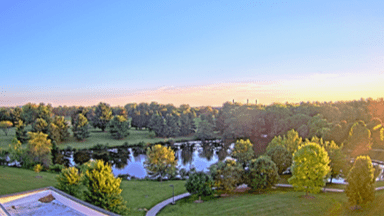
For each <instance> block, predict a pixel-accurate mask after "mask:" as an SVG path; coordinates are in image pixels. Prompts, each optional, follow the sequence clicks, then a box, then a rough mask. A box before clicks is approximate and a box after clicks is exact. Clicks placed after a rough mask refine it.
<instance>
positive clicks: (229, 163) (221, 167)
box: [209, 160, 244, 192]
mask: <svg viewBox="0 0 384 216" xmlns="http://www.w3.org/2000/svg"><path fill="white" fill-rule="evenodd" d="M209 170H210V174H211V176H212V178H213V180H214V181H215V186H216V187H217V188H220V189H223V190H224V191H227V192H229V191H232V190H234V189H235V188H236V186H237V185H239V184H240V183H241V181H242V176H243V174H244V169H243V167H242V165H241V164H239V163H236V161H234V160H226V161H225V162H224V163H223V162H218V163H216V164H213V165H211V166H210V167H209Z"/></svg>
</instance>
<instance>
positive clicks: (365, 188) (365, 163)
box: [345, 156, 375, 205]
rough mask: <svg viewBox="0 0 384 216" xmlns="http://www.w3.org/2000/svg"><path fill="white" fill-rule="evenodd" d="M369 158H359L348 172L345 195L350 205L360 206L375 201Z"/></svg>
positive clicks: (372, 174) (373, 179) (372, 170)
mask: <svg viewBox="0 0 384 216" xmlns="http://www.w3.org/2000/svg"><path fill="white" fill-rule="evenodd" d="M374 171H375V169H374V168H373V165H372V161H371V158H370V157H369V156H359V157H357V158H356V160H355V163H354V164H353V167H352V169H351V170H350V172H349V174H348V177H347V181H348V185H347V187H346V189H345V193H346V194H347V196H348V200H349V202H350V203H351V204H354V205H360V204H365V203H366V202H368V201H373V200H374V199H375V178H374Z"/></svg>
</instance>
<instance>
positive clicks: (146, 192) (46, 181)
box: [0, 167, 186, 215]
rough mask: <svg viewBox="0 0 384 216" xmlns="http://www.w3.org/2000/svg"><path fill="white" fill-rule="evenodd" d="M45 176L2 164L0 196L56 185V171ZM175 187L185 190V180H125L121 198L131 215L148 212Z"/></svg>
mask: <svg viewBox="0 0 384 216" xmlns="http://www.w3.org/2000/svg"><path fill="white" fill-rule="evenodd" d="M38 175H39V176H42V178H36V173H35V172H33V171H31V170H26V169H20V168H13V167H0V182H1V183H0V196H1V195H5V194H12V193H17V192H22V191H27V190H33V189H38V188H43V187H49V186H55V185H56V184H57V181H56V178H55V177H56V176H57V173H48V172H40V173H39V174H38ZM171 184H173V185H174V187H175V195H178V194H182V193H185V192H186V190H185V187H184V184H185V181H165V182H156V181H137V180H132V181H122V182H121V189H122V190H123V191H122V192H121V195H122V197H123V198H124V200H125V201H127V206H128V208H130V210H131V212H130V213H131V215H145V211H144V210H139V209H144V208H146V209H148V210H149V209H150V208H152V207H153V206H155V205H156V204H157V203H159V202H161V201H163V200H165V199H168V198H170V197H172V188H171V187H169V185H171Z"/></svg>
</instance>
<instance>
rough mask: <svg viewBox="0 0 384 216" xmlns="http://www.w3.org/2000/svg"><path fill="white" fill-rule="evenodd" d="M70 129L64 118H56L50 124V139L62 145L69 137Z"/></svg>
mask: <svg viewBox="0 0 384 216" xmlns="http://www.w3.org/2000/svg"><path fill="white" fill-rule="evenodd" d="M68 128H69V126H68V123H67V122H66V121H65V119H64V116H55V118H54V119H53V121H52V122H51V123H50V124H49V137H50V138H51V139H52V140H55V141H56V142H57V143H60V142H62V141H64V140H65V139H66V138H67V137H69V132H68Z"/></svg>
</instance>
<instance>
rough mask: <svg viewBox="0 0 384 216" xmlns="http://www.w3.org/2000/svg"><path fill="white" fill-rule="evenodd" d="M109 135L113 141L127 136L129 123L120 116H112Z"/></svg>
mask: <svg viewBox="0 0 384 216" xmlns="http://www.w3.org/2000/svg"><path fill="white" fill-rule="evenodd" d="M109 128H110V132H111V135H112V137H113V138H114V139H122V138H125V137H127V136H128V135H129V122H128V120H127V119H126V118H125V117H124V116H122V115H117V116H114V117H113V118H112V120H111V122H110V124H109Z"/></svg>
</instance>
